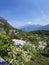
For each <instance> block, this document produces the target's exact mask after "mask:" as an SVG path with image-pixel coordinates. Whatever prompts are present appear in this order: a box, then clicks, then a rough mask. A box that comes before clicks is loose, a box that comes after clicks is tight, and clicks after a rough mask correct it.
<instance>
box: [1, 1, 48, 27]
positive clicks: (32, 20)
mask: <svg viewBox="0 0 49 65" xmlns="http://www.w3.org/2000/svg"><path fill="white" fill-rule="evenodd" d="M0 17H3V18H5V19H7V21H8V23H10V24H11V25H12V26H14V27H16V28H18V27H21V26H24V25H26V24H31V25H33V24H35V25H37V24H39V25H47V24H49V0H0Z"/></svg>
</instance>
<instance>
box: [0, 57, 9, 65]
mask: <svg viewBox="0 0 49 65" xmlns="http://www.w3.org/2000/svg"><path fill="white" fill-rule="evenodd" d="M0 65H10V64H8V63H7V62H6V61H5V60H4V59H3V58H1V57H0Z"/></svg>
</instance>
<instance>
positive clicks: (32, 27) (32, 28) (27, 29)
mask: <svg viewBox="0 0 49 65" xmlns="http://www.w3.org/2000/svg"><path fill="white" fill-rule="evenodd" d="M19 29H21V30H22V31H24V32H30V31H36V30H49V24H47V25H44V26H42V25H25V26H22V27H20V28H19Z"/></svg>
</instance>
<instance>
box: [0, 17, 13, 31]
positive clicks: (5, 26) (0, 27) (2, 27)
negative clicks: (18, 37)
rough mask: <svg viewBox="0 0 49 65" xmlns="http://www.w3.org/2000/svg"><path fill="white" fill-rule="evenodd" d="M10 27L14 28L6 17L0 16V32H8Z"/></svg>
mask: <svg viewBox="0 0 49 65" xmlns="http://www.w3.org/2000/svg"><path fill="white" fill-rule="evenodd" d="M10 29H14V28H13V27H12V26H11V25H10V24H9V23H8V22H7V20H6V19H4V18H2V17H0V32H5V31H6V32H8V31H9V30H10Z"/></svg>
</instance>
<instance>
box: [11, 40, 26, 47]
mask: <svg viewBox="0 0 49 65" xmlns="http://www.w3.org/2000/svg"><path fill="white" fill-rule="evenodd" d="M12 41H13V42H14V44H15V45H17V46H19V47H22V46H23V45H24V44H25V43H26V41H24V40H19V39H12Z"/></svg>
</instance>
